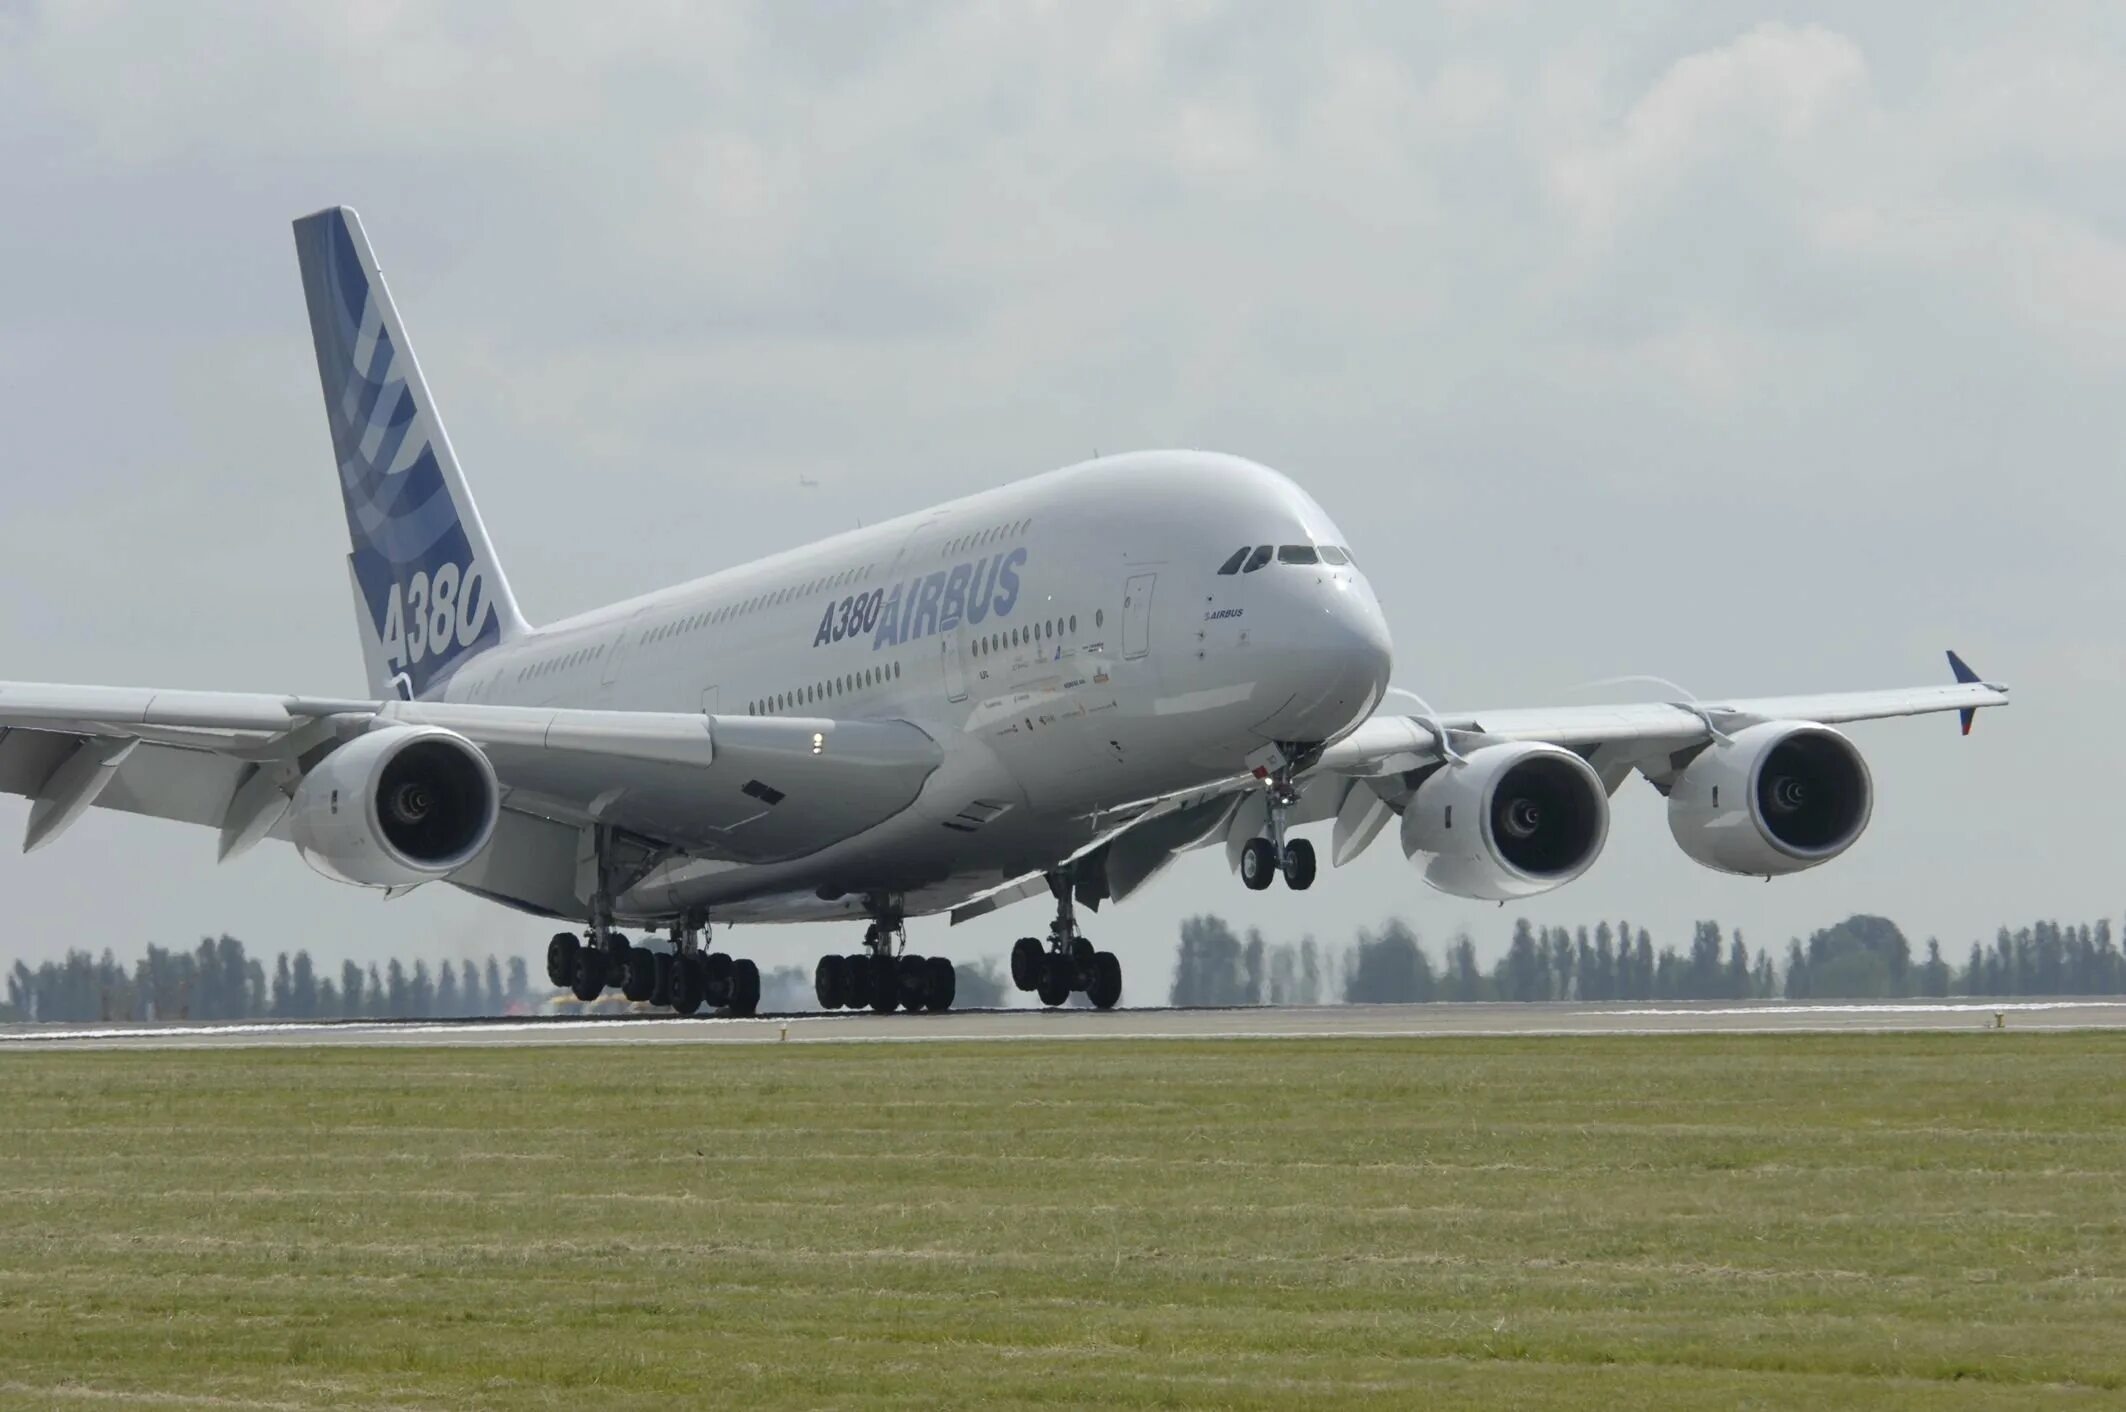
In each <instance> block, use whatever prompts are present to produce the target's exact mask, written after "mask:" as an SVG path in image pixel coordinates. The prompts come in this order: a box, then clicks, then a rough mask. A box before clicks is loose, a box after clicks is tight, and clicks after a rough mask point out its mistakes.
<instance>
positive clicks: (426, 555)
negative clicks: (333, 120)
mask: <svg viewBox="0 0 2126 1412" xmlns="http://www.w3.org/2000/svg"><path fill="white" fill-rule="evenodd" d="M295 251H296V256H297V258H298V259H299V260H300V262H301V264H302V271H303V294H304V296H305V298H307V299H308V301H309V304H310V335H311V339H312V341H313V342H314V343H315V344H316V345H317V372H318V377H319V379H320V380H321V381H322V382H323V383H324V389H325V419H326V421H327V422H329V423H330V424H331V427H332V453H333V458H334V459H335V460H336V461H337V462H338V463H339V469H340V494H341V496H342V497H343V498H344V499H345V501H346V505H347V531H348V533H349V535H350V536H352V538H353V541H354V553H353V556H352V558H351V563H352V566H353V569H354V581H355V592H356V597H357V599H358V600H359V608H358V614H357V616H358V618H359V619H360V626H361V630H362V635H363V646H364V649H365V650H364V656H365V658H366V660H367V661H368V662H369V664H370V667H369V671H370V676H371V678H372V680H371V681H370V688H371V689H372V690H373V691H375V692H377V693H378V694H379V695H382V696H409V697H426V696H433V695H437V694H440V693H441V691H442V688H443V685H444V683H446V682H447V681H448V680H449V678H450V676H451V674H452V673H454V672H456V671H457V670H458V669H459V668H460V667H461V666H463V665H464V664H465V663H466V662H467V661H468V660H470V659H471V658H473V657H475V656H478V655H479V654H480V653H481V652H483V651H485V650H486V649H487V648H489V647H492V646H494V645H495V644H496V643H498V642H500V641H502V640H503V639H504V638H507V637H512V636H515V635H516V634H518V633H521V632H524V631H525V630H526V628H525V622H524V617H523V614H521V613H520V612H518V611H517V601H516V599H515V598H514V597H513V596H512V595H511V594H510V591H509V581H508V580H507V579H506V578H504V577H503V574H502V566H501V564H500V562H499V561H498V560H497V559H496V557H495V551H494V546H493V545H492V544H491V543H489V542H488V538H487V528H486V526H484V525H482V524H481V523H480V516H479V512H478V511H477V510H475V509H474V508H473V503H472V495H471V493H470V492H469V491H468V490H467V489H466V487H465V476H464V474H463V472H461V471H460V470H459V469H458V459H457V457H456V456H455V455H453V454H452V452H451V449H450V438H449V437H448V436H446V435H445V434H444V432H443V422H442V419H441V418H440V417H438V416H437V415H436V409H435V401H434V399H433V398H431V397H430V396H429V394H428V384H427V383H426V382H425V381H424V380H423V379H422V377H421V369H420V365H419V364H418V363H416V362H415V361H414V357H413V348H412V346H411V345H410V344H409V343H408V342H407V341H406V330H405V328H404V326H403V325H401V324H400V322H399V314H398V310H397V309H396V308H394V307H393V306H392V302H391V295H390V292H389V291H388V290H386V289H385V287H384V277H383V275H382V274H380V273H379V272H378V270H377V265H376V257H375V255H373V254H372V253H371V252H370V249H369V241H368V239H367V238H366V237H364V236H363V234H362V223H361V220H360V218H358V217H357V216H356V215H355V214H354V212H353V211H351V210H349V209H348V208H347V207H345V206H335V207H333V208H331V209H330V210H325V211H320V212H318V213H317V214H316V215H314V216H305V217H303V218H302V219H301V220H299V221H297V222H296V223H295ZM378 678H381V679H380V680H379V679H378Z"/></svg>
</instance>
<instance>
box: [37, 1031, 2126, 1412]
mask: <svg viewBox="0 0 2126 1412" xmlns="http://www.w3.org/2000/svg"><path fill="white" fill-rule="evenodd" d="M2122 1080H2126V1036H2121V1035H2113V1034H2091V1035H2060V1036H2016V1035H2013V1034H2005V1035H2002V1034H1970V1035H1957V1036H1909V1037H1888V1036H1884V1037H1863V1036H1837V1037H1823V1038H1813V1037H1809V1038H1804V1037H1792V1036H1785V1037H1735V1038H1725V1037H1702V1038H1655V1039H1638V1038H1613V1039H1585V1040H1581V1039H1536V1040H1493V1039H1455V1040H1437V1039H1435V1040H1413V1041H1378V1042H1375V1041H1365V1042H1359V1041H1353V1042H1342V1041H1328V1040H1320V1041H1299V1042H1279V1041H1250V1042H1234V1043H1220V1042H1189V1043H1176V1042H1148V1043H1123V1042H1116V1043H1082V1044H1033V1043H1027V1044H1002V1045H975V1044H952V1045H935V1046H913V1045H911V1046H905V1047H903V1046H889V1047H872V1046H824V1045H823V1046H809V1045H808V1046H788V1047H781V1046H776V1047H764V1048H759V1049H742V1050H731V1049H721V1048H719V1049H715V1050H710V1049H700V1048H691V1047H684V1046H679V1047H669V1048H667V1047H646V1048H636V1047H627V1048H625V1049H604V1048H593V1047H588V1046H586V1047H580V1048H575V1049H570V1050H567V1051H543V1052H542V1051H524V1050H481V1049H457V1050H449V1049H440V1050H420V1051H400V1050H392V1051H382V1050H348V1049H329V1050H313V1051H305V1050H285V1049H283V1050H271V1051H259V1052H252V1053H244V1052H230V1051H221V1052H200V1053H183V1052H165V1053H123V1054H120V1053H104V1054H93V1053H91V1054H69V1055H55V1054H41V1055H22V1054H19V1053H18V1054H9V1055H7V1056H5V1057H4V1059H0V1099H4V1102H5V1108H4V1110H0V1111H4V1114H5V1124H6V1126H5V1137H4V1155H0V1405H6V1406H24V1407H31V1406H34V1407H69V1406H108V1405H113V1404H117V1405H123V1404H125V1403H126V1402H128V1401H130V1400H132V1399H134V1398H136V1397H137V1398H138V1399H139V1400H140V1401H141V1402H143V1403H148V1404H151V1405H155V1406H160V1407H186V1406H201V1407H217V1408H229V1407H273V1408H283V1407H334V1408H358V1407H519V1406H531V1407H548V1406H551V1407H569V1408H586V1409H603V1408H634V1407H641V1408H651V1407H655V1408H669V1407H672V1406H674V1405H679V1406H686V1405H702V1404H709V1403H713V1404H716V1405H723V1406H761V1405H807V1406H853V1405H867V1404H880V1405H902V1406H933V1405H973V1404H983V1405H1030V1404H1050V1405H1072V1404H1079V1403H1086V1402H1096V1401H1097V1402H1119V1403H1124V1404H1133V1405H1146V1406H1168V1405H1204V1404H1212V1405H1237V1406H1255V1405H1271V1404H1294V1403H1305V1404H1308V1405H1315V1406H1323V1405H1337V1404H1353V1405H1355V1404H1360V1403H1369V1404H1376V1405H1377V1404H1379V1403H1382V1402H1388V1403H1402V1404H1416V1403H1420V1402H1421V1403H1423V1404H1424V1405H1427V1406H1431V1407H1459V1406H1472V1407H1473V1406H1482V1407H1501V1406H1510V1407H1603V1408H1620V1407H1670V1406H1674V1407H1706V1406H1747V1407H1769V1406H1809V1407H1863V1406H1866V1407H1907V1406H1909V1407H1926V1408H1953V1407H2003V1408H2006V1407H2016V1408H2022V1407H2030V1406H2050V1405H2062V1406H2074V1405H2081V1404H2084V1403H2088V1404H2098V1403H2105V1402H2117V1401H2121V1400H2126V1096H2122V1087H2126V1085H2122Z"/></svg>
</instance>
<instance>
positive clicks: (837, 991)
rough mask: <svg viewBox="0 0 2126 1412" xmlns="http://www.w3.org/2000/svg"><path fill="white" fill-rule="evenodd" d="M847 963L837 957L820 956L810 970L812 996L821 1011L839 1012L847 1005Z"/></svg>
mask: <svg viewBox="0 0 2126 1412" xmlns="http://www.w3.org/2000/svg"><path fill="white" fill-rule="evenodd" d="M848 969H849V963H848V962H846V961H844V960H843V959H842V958H841V957H839V956H822V957H820V958H819V964H818V965H817V966H814V967H813V968H812V994H813V995H814V996H816V997H817V998H818V1000H819V1008H820V1009H822V1010H839V1009H841V1008H842V1007H843V1006H844V1005H847V1004H848V1003H849V993H848V984H847V981H848Z"/></svg>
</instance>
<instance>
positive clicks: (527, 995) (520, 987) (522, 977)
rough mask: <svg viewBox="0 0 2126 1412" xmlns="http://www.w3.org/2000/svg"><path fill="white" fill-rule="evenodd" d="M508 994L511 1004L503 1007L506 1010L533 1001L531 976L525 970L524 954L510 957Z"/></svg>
mask: <svg viewBox="0 0 2126 1412" xmlns="http://www.w3.org/2000/svg"><path fill="white" fill-rule="evenodd" d="M508 994H509V1004H508V1005H505V1006H503V1007H502V1008H503V1009H505V1010H508V1009H514V1008H515V1007H517V1006H520V1005H527V1004H529V1003H530V1002H531V983H530V977H529V976H528V975H527V973H526V972H525V969H524V958H523V957H522V956H512V957H510V958H509V991H508Z"/></svg>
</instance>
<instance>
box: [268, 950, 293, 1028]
mask: <svg viewBox="0 0 2126 1412" xmlns="http://www.w3.org/2000/svg"><path fill="white" fill-rule="evenodd" d="M294 1007H295V975H294V972H293V971H292V970H290V969H289V966H288V953H287V952H285V951H283V952H281V953H280V954H279V955H277V956H275V957H274V958H273V999H272V1001H271V1003H270V1006H269V1009H268V1013H270V1014H271V1015H272V1016H273V1017H274V1018H275V1019H277V1020H285V1019H287V1018H288V1017H289V1015H290V1014H292V1013H293V1011H294Z"/></svg>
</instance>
